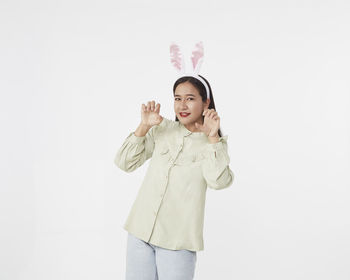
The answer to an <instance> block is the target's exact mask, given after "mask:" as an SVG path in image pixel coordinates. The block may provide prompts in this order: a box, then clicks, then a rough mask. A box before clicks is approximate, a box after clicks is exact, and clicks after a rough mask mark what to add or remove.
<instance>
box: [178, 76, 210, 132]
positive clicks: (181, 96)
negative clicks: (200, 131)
mask: <svg viewBox="0 0 350 280" xmlns="http://www.w3.org/2000/svg"><path fill="white" fill-rule="evenodd" d="M209 102H210V100H209V99H207V102H203V101H202V97H201V96H200V94H199V91H198V90H197V89H196V88H195V87H194V86H193V85H192V84H191V83H189V82H185V83H181V84H179V85H178V86H177V87H176V90H175V94H174V111H175V114H176V116H177V118H178V119H179V121H180V122H181V123H182V124H183V125H185V126H186V127H187V128H188V129H190V128H191V129H192V131H193V130H196V128H195V125H194V123H195V122H198V123H200V124H202V123H203V116H202V113H203V111H204V109H207V108H208V106H209ZM182 113H184V114H182ZM185 113H187V114H185Z"/></svg>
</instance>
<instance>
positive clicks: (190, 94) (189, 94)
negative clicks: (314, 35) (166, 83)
mask: <svg viewBox="0 0 350 280" xmlns="http://www.w3.org/2000/svg"><path fill="white" fill-rule="evenodd" d="M174 96H181V95H179V94H175V95H174ZM186 96H193V97H196V96H195V95H194V94H192V93H188V94H186Z"/></svg>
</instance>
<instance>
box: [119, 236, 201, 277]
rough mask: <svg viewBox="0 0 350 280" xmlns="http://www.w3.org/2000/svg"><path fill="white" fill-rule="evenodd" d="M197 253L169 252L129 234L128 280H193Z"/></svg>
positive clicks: (186, 251) (127, 252) (127, 253)
mask: <svg viewBox="0 0 350 280" xmlns="http://www.w3.org/2000/svg"><path fill="white" fill-rule="evenodd" d="M196 261H197V252H196V251H190V250H169V249H165V248H161V247H158V246H156V245H153V244H150V243H148V242H145V241H143V240H141V239H139V238H137V237H136V236H134V235H132V234H130V233H128V240H127V250H126V278H125V279H126V280H193V279H194V278H193V277H194V272H195V266H196Z"/></svg>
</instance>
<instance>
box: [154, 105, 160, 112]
mask: <svg viewBox="0 0 350 280" xmlns="http://www.w3.org/2000/svg"><path fill="white" fill-rule="evenodd" d="M159 109H160V104H159V103H157V105H156V108H155V110H154V111H155V112H156V113H158V114H159Z"/></svg>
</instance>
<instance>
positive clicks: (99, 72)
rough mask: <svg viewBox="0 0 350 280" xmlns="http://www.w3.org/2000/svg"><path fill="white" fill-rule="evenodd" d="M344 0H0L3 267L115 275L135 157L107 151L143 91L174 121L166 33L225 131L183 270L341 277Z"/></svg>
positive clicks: (345, 203) (12, 274)
mask: <svg viewBox="0 0 350 280" xmlns="http://www.w3.org/2000/svg"><path fill="white" fill-rule="evenodd" d="M349 14H350V4H349V2H348V1H335V0H327V1H309V0H303V1H301V0H298V1H295V0H293V1H277V0H275V1H271V0H270V1H234V2H233V1H221V2H220V1H215V2H214V1H210V2H209V1H192V2H189V1H172V2H165V1H154V2H148V1H128V2H127V1H123V2H122V1H107V0H99V1H97V0H95V1H91V0H89V1H79V0H70V1H67V0H66V1H38V0H35V1H9V0H1V2H0V32H1V33H0V35H1V36H0V40H1V41H0V92H1V101H0V116H1V123H0V125H1V146H0V147H1V148H0V149H1V161H0V164H1V166H0V167H1V181H0V188H1V189H0V190H1V193H0V207H1V208H0V209H1V212H0V219H1V220H0V221H1V225H0V226H1V228H0V266H1V267H0V279H2V280H15V279H21V280H22V279H23V280H24V279H25V280H51V279H52V280H56V279H62V280H70V279H72V280H73V279H74V280H77V279H84V280H89V279H94V280H96V279H103V280H112V279H124V273H125V252H126V240H127V233H126V231H125V230H124V229H123V228H122V226H123V224H124V222H125V220H126V217H127V215H128V213H129V210H130V208H131V205H132V203H133V201H134V199H135V197H136V194H137V191H138V188H139V186H140V185H141V181H142V179H143V176H144V174H145V172H146V168H147V165H148V162H147V163H146V164H145V165H143V166H142V167H140V168H139V169H138V170H136V171H134V173H132V174H130V173H129V174H128V173H126V172H124V171H122V170H120V169H118V168H117V167H116V166H115V165H114V162H113V161H114V156H115V154H116V152H117V150H118V148H119V147H120V146H121V144H122V143H123V141H124V139H125V138H126V136H127V135H128V134H129V133H130V132H132V131H134V130H135V129H136V127H137V125H138V124H139V122H140V108H141V104H142V103H145V102H147V101H149V100H152V99H154V100H156V101H157V102H159V103H161V114H162V115H163V116H165V117H167V118H170V119H174V112H173V98H172V86H173V83H174V81H175V74H176V73H175V72H174V68H172V66H171V64H170V56H169V45H170V42H172V41H175V42H177V43H178V44H181V45H182V46H183V48H184V50H187V51H190V50H191V49H192V47H193V46H194V45H195V43H196V42H198V41H200V40H201V41H203V45H204V52H205V59H204V63H203V65H202V68H201V71H200V74H202V75H203V76H204V77H205V78H207V79H208V80H209V82H210V84H211V86H212V89H213V94H214V100H215V103H216V109H217V112H218V114H219V116H220V117H221V128H222V131H223V132H224V135H229V137H228V145H229V154H230V159H231V163H230V167H231V169H232V170H233V172H234V174H235V181H234V183H233V185H232V186H231V187H230V188H227V189H224V190H221V191H214V190H210V189H208V191H207V204H206V216H205V229H204V242H205V249H204V251H201V252H199V253H198V259H197V266H196V273H195V279H201V280H204V279H209V280H211V279H239V280H265V279H266V280H280V279H283V280H295V279H298V280H304V279H305V280H310V279H317V280H325V279H337V280H348V279H350V268H349V262H350V237H349V236H350V222H349V212H350V204H349V197H350V189H349V188H350V179H349V171H350V147H349V144H350V127H349V123H350V113H349V108H350V97H349V96H350V95H349V92H350V80H349V76H350V54H349V50H350V32H349V30H350V17H349Z"/></svg>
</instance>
